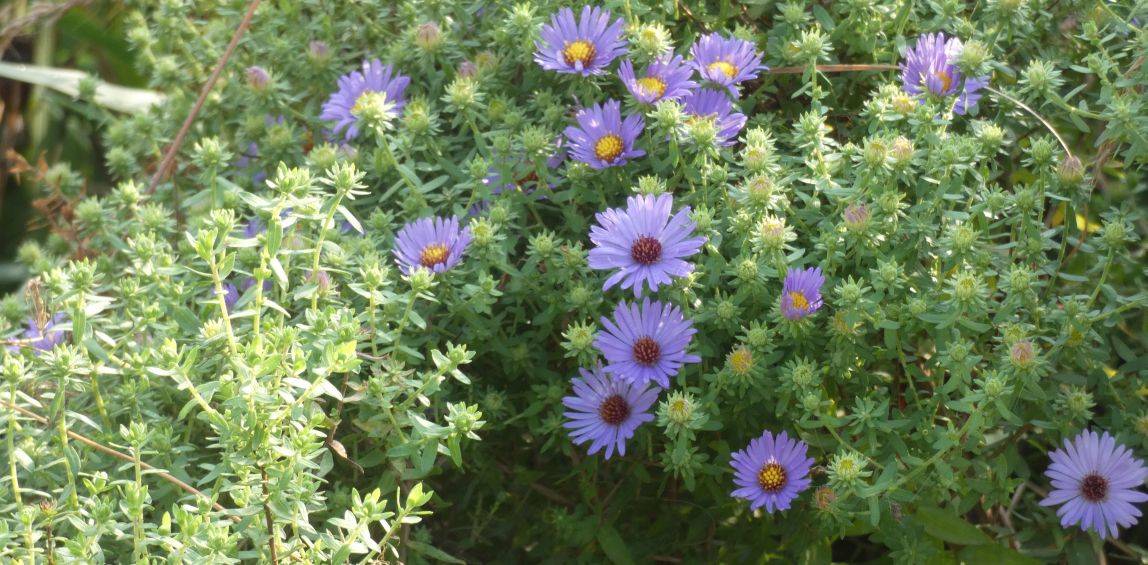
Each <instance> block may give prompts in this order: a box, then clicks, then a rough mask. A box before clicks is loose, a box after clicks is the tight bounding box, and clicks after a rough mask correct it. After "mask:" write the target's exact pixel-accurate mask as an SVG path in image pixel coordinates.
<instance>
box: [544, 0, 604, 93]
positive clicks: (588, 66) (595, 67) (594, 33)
mask: <svg viewBox="0 0 1148 565" xmlns="http://www.w3.org/2000/svg"><path fill="white" fill-rule="evenodd" d="M534 47H535V49H536V51H535V52H534V61H535V62H537V63H538V64H539V65H542V68H544V69H546V70H548V71H558V72H560V73H578V74H581V75H582V76H589V75H600V74H602V69H603V68H604V67H605V66H606V65H609V64H610V61H613V60H614V58H616V57H618V56H619V55H622V54H623V53H625V52H626V41H625V40H623V39H622V18H618V19H616V20H614V22H613V23H610V11H609V10H603V9H601V8H591V7H590V6H585V7H583V8H582V15H581V16H580V17H579V18H578V21H577V23H575V21H574V11H573V10H571V9H570V8H563V9H561V10H559V11H558V13H557V14H555V15H554V16H553V17H551V18H550V23H549V24H547V25H544V26H542V41H538V42H535V44H534Z"/></svg>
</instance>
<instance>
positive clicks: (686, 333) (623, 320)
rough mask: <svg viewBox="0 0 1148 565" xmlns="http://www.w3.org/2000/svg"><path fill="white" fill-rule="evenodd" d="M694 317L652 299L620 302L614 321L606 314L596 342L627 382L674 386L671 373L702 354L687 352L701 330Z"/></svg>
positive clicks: (695, 361) (615, 310)
mask: <svg viewBox="0 0 1148 565" xmlns="http://www.w3.org/2000/svg"><path fill="white" fill-rule="evenodd" d="M693 324H694V322H693V320H686V319H684V318H683V317H682V311H681V309H680V308H678V307H677V306H672V305H668V304H662V303H661V302H650V299H649V298H647V299H645V301H643V302H642V304H641V306H640V307H639V305H637V304H631V303H628V302H619V303H618V306H617V307H615V308H614V321H610V320H608V319H606V318H605V317H602V325H603V326H604V327H605V331H604V332H602V333H600V334H598V338H597V339H595V340H594V346H595V347H597V348H598V350H599V351H601V352H602V355H604V356H605V357H606V361H608V362H609V365H606V370H607V371H609V372H611V373H613V374H614V376H615V377H617V378H620V379H622V380H624V381H627V382H632V383H640V384H646V383H649V382H650V381H655V382H657V383H658V385H659V386H661V387H662V388H669V387H670V377H672V376H674V375H676V374H678V370H679V369H681V367H682V365H684V364H686V363H698V362H700V361H701V358H700V357H698V356H696V355H689V354H687V353H686V348H687V347H688V346H689V345H690V339H692V338H693V335H694V333H696V332H697V330H695V329H694V327H693Z"/></svg>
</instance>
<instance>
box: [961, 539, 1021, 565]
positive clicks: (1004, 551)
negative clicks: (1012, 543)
mask: <svg viewBox="0 0 1148 565" xmlns="http://www.w3.org/2000/svg"><path fill="white" fill-rule="evenodd" d="M961 560H962V561H964V562H965V563H993V564H994V565H1040V560H1038V559H1033V558H1032V557H1029V556H1027V555H1024V554H1022V553H1019V552H1017V551H1015V550H1012V549H1009V548H1007V547H1005V546H1003V545H997V544H995V543H990V544H986V545H978V546H975V547H966V548H965V549H963V550H962V551H961Z"/></svg>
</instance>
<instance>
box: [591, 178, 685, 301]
mask: <svg viewBox="0 0 1148 565" xmlns="http://www.w3.org/2000/svg"><path fill="white" fill-rule="evenodd" d="M673 204H674V197H673V196H671V195H669V194H662V195H659V196H653V195H641V196H631V197H630V198H628V199H627V200H626V208H624V209H623V208H611V209H609V210H606V211H605V212H601V213H599V214H598V215H597V220H598V225H595V226H593V227H591V228H590V241H591V242H593V243H594V245H595V247H594V248H593V249H591V250H590V254H589V263H590V268H591V269H604V270H610V269H617V271H616V272H615V273H614V274H612V275H610V278H608V279H606V282H605V284H603V285H602V290H609V289H610V287H612V286H614V285H617V284H621V285H622V288H623V289H627V288H631V287H632V288H633V289H634V296H635V297H638V296H641V295H642V289H643V288H644V287H649V289H650V290H651V291H655V290H657V289H658V287H660V286H661V285H664V284H669V283H670V282H671V279H672V278H673V277H684V276H686V275H688V274H689V273H690V272H691V271H692V270H693V266H692V265H691V264H690V263H688V262H686V261H685V260H684V258H686V257H689V256H691V255H694V254H695V253H697V252H698V251H699V250H700V249H701V247H702V244H703V243H705V238H704V237H690V236H691V235H692V234H693V231H694V228H695V227H697V225H696V224H695V223H694V222H693V221H692V220H691V219H690V207H689V206H685V207H683V208H682V209H681V210H678V213H677V214H674V215H673V216H672V217H671V215H670V214H671V212H672V208H673Z"/></svg>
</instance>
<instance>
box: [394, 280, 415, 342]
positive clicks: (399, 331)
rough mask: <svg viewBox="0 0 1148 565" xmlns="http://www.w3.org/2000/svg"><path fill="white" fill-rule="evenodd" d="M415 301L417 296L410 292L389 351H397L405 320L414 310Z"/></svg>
mask: <svg viewBox="0 0 1148 565" xmlns="http://www.w3.org/2000/svg"><path fill="white" fill-rule="evenodd" d="M417 299H418V295H417V294H415V293H414V292H411V297H410V300H408V301H407V307H406V308H405V309H404V310H403V317H402V319H400V320H399V327H398V329H396V330H395V343H394V345H392V346H391V351H393V352H395V353H398V351H399V345H400V344H401V343H402V341H403V330H404V329H406V327H407V320H408V319H410V317H411V310H413V309H414V307H415V300H417Z"/></svg>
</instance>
